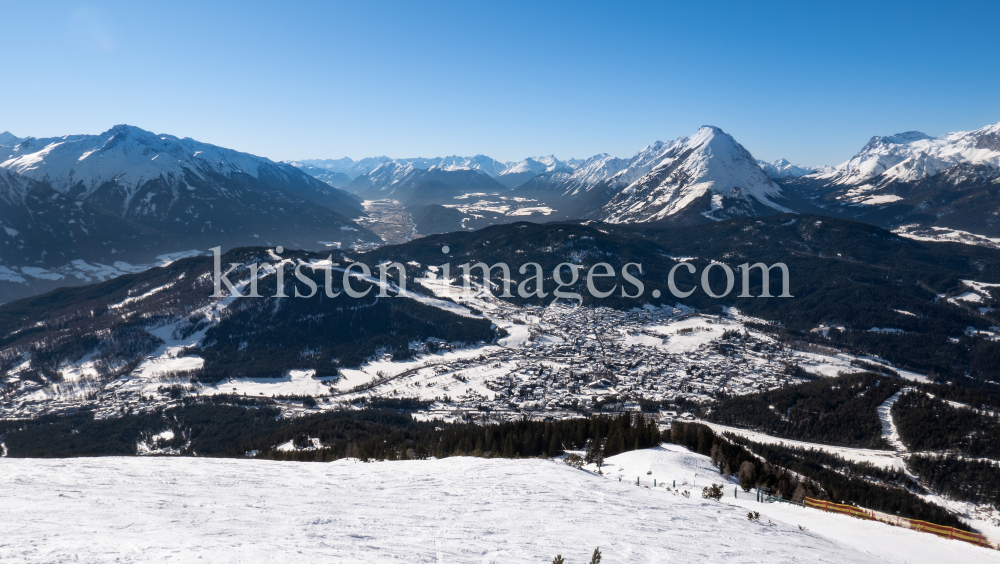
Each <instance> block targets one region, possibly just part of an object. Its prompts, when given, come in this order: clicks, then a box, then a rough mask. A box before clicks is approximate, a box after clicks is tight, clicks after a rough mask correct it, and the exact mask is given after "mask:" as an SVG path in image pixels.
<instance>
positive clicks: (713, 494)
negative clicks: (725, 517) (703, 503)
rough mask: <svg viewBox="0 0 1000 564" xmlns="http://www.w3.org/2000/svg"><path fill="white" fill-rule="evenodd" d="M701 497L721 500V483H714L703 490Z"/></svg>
mask: <svg viewBox="0 0 1000 564" xmlns="http://www.w3.org/2000/svg"><path fill="white" fill-rule="evenodd" d="M701 497H702V498H704V499H714V500H715V501H719V500H720V499H722V487H721V486H720V485H719V484H712V486H711V487H707V488H704V489H702V490H701Z"/></svg>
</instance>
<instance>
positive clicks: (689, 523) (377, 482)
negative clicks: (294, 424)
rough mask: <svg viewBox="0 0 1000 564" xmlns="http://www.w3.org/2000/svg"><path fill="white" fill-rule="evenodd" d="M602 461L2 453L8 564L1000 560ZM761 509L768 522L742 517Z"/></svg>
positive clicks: (630, 460)
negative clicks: (637, 480)
mask: <svg viewBox="0 0 1000 564" xmlns="http://www.w3.org/2000/svg"><path fill="white" fill-rule="evenodd" d="M607 464H608V465H607V466H606V467H605V471H606V474H605V476H604V477H602V476H598V475H596V474H593V473H590V472H587V471H581V470H576V469H573V468H570V467H568V466H566V465H565V464H563V463H561V462H559V461H549V460H538V459H525V460H499V459H493V460H486V459H478V458H449V459H445V460H427V461H397V462H377V463H361V462H354V461H346V460H342V461H338V462H334V463H328V464H321V463H288V462H268V461H259V460H230V459H198V458H167V457H157V458H138V457H137V458H78V459H55V460H52V459H47V460H37V459H35V460H30V459H28V460H26V459H10V458H5V459H0V508H2V509H0V531H2V534H0V561H3V562H111V561H116V562H194V561H202V562H296V563H301V562H406V563H417V562H476V563H489V562H504V563H506V562H511V563H513V562H518V563H522V562H539V563H541V562H551V561H552V558H553V557H554V556H555V555H556V554H562V555H563V557H564V558H566V561H567V562H569V563H570V564H574V563H577V562H587V561H589V555H590V553H591V552H592V551H593V549H594V547H597V546H599V547H601V551H602V552H603V553H604V560H603V562H604V563H605V564H613V563H619V562H642V563H646V562H653V563H656V562H726V563H732V562H768V563H770V562H802V561H814V562H837V563H844V562H876V561H877V562H958V561H961V562H963V563H965V564H972V563H975V562H995V561H997V560H998V558H1000V555H998V554H997V553H995V552H992V551H988V550H985V549H980V548H977V547H973V546H968V545H965V544H964V543H960V542H957V541H948V540H943V539H938V538H937V537H934V536H932V535H927V534H920V533H916V532H912V531H906V530H902V529H898V528H893V527H889V526H886V525H881V524H877V523H868V522H862V521H857V520H854V519H850V518H846V517H840V516H836V515H829V514H824V513H822V512H819V511H814V510H808V509H802V508H798V507H791V506H781V507H777V506H776V504H770V505H764V504H757V503H756V502H752V501H746V500H739V501H736V500H732V499H729V498H724V499H723V501H722V502H721V503H720V502H715V501H709V500H702V499H700V491H701V489H700V488H701V486H702V485H703V482H705V483H707V482H708V481H710V480H711V479H712V478H715V479H716V480H719V479H720V477H719V475H718V474H717V473H716V474H714V476H713V475H712V472H713V469H712V468H711V467H710V465H709V461H708V459H707V458H706V457H703V456H699V455H695V454H691V453H689V452H687V451H684V450H683V449H678V448H676V447H665V448H657V449H649V450H645V451H635V452H630V453H625V454H622V455H618V456H616V457H611V458H609V459H608V461H607ZM619 469H621V470H619ZM646 472H653V474H651V475H647V474H646ZM636 473H641V474H642V475H643V480H645V479H647V477H654V476H660V479H661V480H665V479H667V476H668V475H669V476H671V479H679V480H680V481H678V485H680V484H681V481H683V480H685V479H687V478H684V476H689V477H690V479H691V480H692V481H694V480H697V483H698V486H697V489H695V487H692V488H691V493H692V496H691V498H690V499H688V498H685V497H684V496H681V495H674V493H673V492H667V491H666V490H664V489H662V488H655V489H648V488H645V487H637V486H635V485H634V482H632V481H630V479H631V480H634V477H632V475H633V474H636ZM619 474H621V475H622V481H618V477H617V476H618V475H619ZM694 474H698V477H697V478H695V476H694ZM630 477H631V478H630ZM728 488H731V486H727V489H728ZM750 505H753V506H754V507H752V509H755V510H758V511H760V512H761V514H762V518H761V521H762V523H753V522H750V521H748V520H747V518H746V512H747V510H748V509H747V507H749V506H750ZM743 506H747V507H743ZM768 520H771V521H773V523H772V524H768ZM798 525H802V526H804V527H805V530H802V529H800V528H799V526H798Z"/></svg>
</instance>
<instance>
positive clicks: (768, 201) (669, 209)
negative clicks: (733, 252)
mask: <svg viewBox="0 0 1000 564" xmlns="http://www.w3.org/2000/svg"><path fill="white" fill-rule="evenodd" d="M654 147H655V148H656V149H659V151H657V150H656V149H654ZM642 170H647V172H645V173H644V174H642V175H641V176H640V177H639V178H638V179H636V180H635V181H633V182H631V183H629V184H628V185H627V186H622V184H623V183H624V181H625V180H628V179H629V178H634V177H635V175H636V174H638V173H639V172H641V171H642ZM612 185H613V187H617V188H618V189H619V191H618V192H617V193H616V194H615V196H613V197H612V199H611V201H610V202H609V203H608V204H607V205H605V206H604V208H603V210H602V213H601V216H602V217H603V218H604V219H606V220H608V221H611V222H616V223H617V222H633V221H652V220H659V219H664V218H667V217H671V216H675V215H677V214H680V213H681V212H689V211H692V210H693V211H696V212H697V213H700V214H702V215H704V216H706V217H708V218H710V219H722V218H724V217H731V216H734V215H749V214H751V213H754V212H755V211H756V210H759V209H760V208H770V209H772V210H777V211H788V210H786V209H785V208H784V207H782V206H780V205H778V204H776V203H774V201H773V199H774V198H776V197H780V196H781V195H782V194H781V188H780V187H778V185H777V184H775V183H774V182H773V181H772V180H771V179H770V178H769V177H768V175H767V174H765V173H764V171H763V170H761V168H760V166H759V165H758V164H757V161H756V160H755V159H754V158H753V155H751V154H750V152H749V151H747V150H746V149H745V148H744V147H743V146H742V145H740V144H739V143H738V142H737V141H736V140H735V139H733V137H732V136H731V135H729V134H727V133H726V132H725V131H723V130H722V129H721V128H719V127H715V126H711V125H708V126H702V127H701V128H700V129H699V130H698V131H697V132H696V133H695V134H694V135H692V136H691V137H680V138H678V139H676V140H674V141H672V142H669V143H657V144H655V145H654V146H650V147H648V148H647V149H644V150H643V151H642V152H640V154H638V155H636V157H633V159H632V161H631V162H630V165H629V167H628V168H626V169H625V170H623V171H622V172H620V173H619V174H617V175H616V176H615V177H614V179H613V180H612ZM694 208H698V209H696V210H694ZM702 208H704V209H702Z"/></svg>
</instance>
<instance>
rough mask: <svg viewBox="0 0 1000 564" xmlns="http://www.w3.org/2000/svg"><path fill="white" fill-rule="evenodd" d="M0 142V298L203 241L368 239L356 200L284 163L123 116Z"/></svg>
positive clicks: (135, 264) (331, 242)
mask: <svg viewBox="0 0 1000 564" xmlns="http://www.w3.org/2000/svg"><path fill="white" fill-rule="evenodd" d="M0 140H3V142H4V143H6V144H5V145H3V146H2V147H0V149H2V153H0V154H2V157H0V158H3V161H2V162H0V228H3V229H4V231H3V232H2V233H0V236H4V237H5V238H6V242H5V243H4V244H3V245H0V264H2V270H0V299H10V298H11V297H18V296H19V295H24V293H25V292H31V293H34V292H38V291H44V290H47V289H49V288H51V287H53V286H58V285H65V284H74V283H84V282H89V281H93V280H94V279H97V280H100V279H104V278H107V277H109V276H114V275H117V274H120V273H122V272H130V271H133V270H135V269H136V268H143V267H144V265H149V264H155V263H158V262H160V260H157V258H156V257H158V256H161V255H170V254H173V253H179V252H185V251H191V252H195V250H198V249H200V250H204V249H208V248H211V247H215V246H222V247H223V248H226V249H228V248H232V247H236V246H243V245H250V244H256V245H260V244H269V245H278V244H281V245H286V246H289V247H301V248H312V249H316V250H319V249H322V248H327V247H329V246H336V247H340V246H345V247H351V246H358V245H362V246H363V245H367V244H373V243H376V242H379V238H378V237H377V236H376V235H374V234H373V233H371V232H370V231H368V230H367V229H366V228H364V227H362V226H360V225H358V224H357V223H355V222H354V221H352V218H356V217H359V216H361V215H364V210H363V208H362V206H361V202H360V200H359V199H358V198H357V197H355V196H353V195H351V194H348V193H347V192H344V191H342V190H338V189H336V188H333V187H331V186H330V185H328V184H326V183H324V182H321V181H319V180H317V179H315V178H313V177H312V176H309V175H308V174H305V173H304V172H302V171H301V170H299V169H298V168H296V167H293V166H291V165H288V164H286V163H277V162H274V161H271V160H269V159H266V158H262V157H257V156H254V155H250V154H247V153H241V152H238V151H233V150H231V149H226V148H223V147H218V146H215V145H210V144H207V143H201V142H198V141H195V140H193V139H189V138H184V139H180V138H177V137H174V136H172V135H166V134H154V133H151V132H149V131H145V130H142V129H139V128H137V127H132V126H128V125H118V126H115V127H113V128H111V129H109V130H108V131H105V132H104V133H101V134H99V135H68V136H65V137H56V138H46V139H36V138H31V137H28V138H24V139H21V138H16V137H14V136H13V135H9V134H4V135H2V136H0ZM11 285H13V286H11Z"/></svg>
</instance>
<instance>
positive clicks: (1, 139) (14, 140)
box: [0, 131, 23, 147]
mask: <svg viewBox="0 0 1000 564" xmlns="http://www.w3.org/2000/svg"><path fill="white" fill-rule="evenodd" d="M21 141H23V139H21V138H20V137H18V136H16V135H14V134H13V133H11V132H9V131H4V132H3V133H0V147H13V146H15V145H17V144H18V143H20V142H21Z"/></svg>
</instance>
